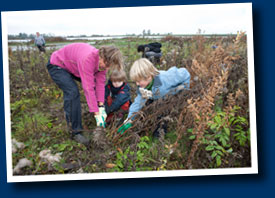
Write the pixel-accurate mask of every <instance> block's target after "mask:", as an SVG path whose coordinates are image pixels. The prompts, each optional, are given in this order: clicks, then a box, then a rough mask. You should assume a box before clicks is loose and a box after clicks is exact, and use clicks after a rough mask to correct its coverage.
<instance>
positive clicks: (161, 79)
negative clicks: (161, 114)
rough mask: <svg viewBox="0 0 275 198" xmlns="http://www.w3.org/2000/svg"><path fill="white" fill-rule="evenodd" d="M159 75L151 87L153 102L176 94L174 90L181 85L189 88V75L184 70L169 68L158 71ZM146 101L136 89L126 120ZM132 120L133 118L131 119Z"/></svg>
mask: <svg viewBox="0 0 275 198" xmlns="http://www.w3.org/2000/svg"><path fill="white" fill-rule="evenodd" d="M159 72H160V73H159V75H157V76H155V78H154V84H153V87H152V93H153V98H152V99H153V100H157V99H160V98H162V97H164V96H165V95H168V94H169V95H170V94H171V95H174V94H176V93H177V92H178V90H176V89H175V88H177V87H178V86H179V85H183V86H184V88H187V89H188V88H189V87H190V74H189V72H188V71H187V69H185V68H177V67H171V68H170V69H169V70H167V71H159ZM146 101H147V99H144V98H142V96H141V93H140V92H139V87H138V89H137V97H136V98H135V101H134V102H133V104H131V106H130V109H129V114H128V118H130V117H131V116H132V115H133V114H134V113H136V112H138V111H139V110H140V109H141V108H142V107H143V106H144V105H145V103H146ZM132 119H133V117H132Z"/></svg>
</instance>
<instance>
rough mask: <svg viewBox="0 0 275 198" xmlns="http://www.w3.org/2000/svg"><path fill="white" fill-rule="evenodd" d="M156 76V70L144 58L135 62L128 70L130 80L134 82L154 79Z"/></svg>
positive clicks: (157, 72)
mask: <svg viewBox="0 0 275 198" xmlns="http://www.w3.org/2000/svg"><path fill="white" fill-rule="evenodd" d="M158 74H159V71H158V70H157V68H155V67H154V65H153V63H151V62H150V61H149V60H148V59H146V58H140V59H138V60H136V61H135V62H134V64H133V65H132V67H131V69H130V79H131V80H132V81H135V82H136V81H139V80H146V79H148V78H149V77H152V78H154V77H155V76H156V75H158Z"/></svg>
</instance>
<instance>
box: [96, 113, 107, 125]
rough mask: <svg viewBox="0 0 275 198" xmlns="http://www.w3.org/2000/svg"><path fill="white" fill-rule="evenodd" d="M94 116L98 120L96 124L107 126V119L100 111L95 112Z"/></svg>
mask: <svg viewBox="0 0 275 198" xmlns="http://www.w3.org/2000/svg"><path fill="white" fill-rule="evenodd" d="M94 114H95V115H94V117H95V120H96V126H101V127H104V128H105V126H106V123H105V119H104V117H103V116H102V115H100V113H99V112H95V113H94Z"/></svg>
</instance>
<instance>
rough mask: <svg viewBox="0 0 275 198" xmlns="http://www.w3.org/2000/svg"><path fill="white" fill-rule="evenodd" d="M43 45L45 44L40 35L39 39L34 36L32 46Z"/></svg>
mask: <svg viewBox="0 0 275 198" xmlns="http://www.w3.org/2000/svg"><path fill="white" fill-rule="evenodd" d="M45 43H46V42H45V40H44V38H43V36H42V35H39V37H37V36H35V38H34V44H35V45H38V46H42V45H45Z"/></svg>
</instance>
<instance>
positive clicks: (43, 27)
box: [2, 3, 252, 36]
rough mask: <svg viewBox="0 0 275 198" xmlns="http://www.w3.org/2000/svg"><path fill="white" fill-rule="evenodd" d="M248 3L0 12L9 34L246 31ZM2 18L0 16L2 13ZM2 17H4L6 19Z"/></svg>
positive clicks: (249, 18)
mask: <svg viewBox="0 0 275 198" xmlns="http://www.w3.org/2000/svg"><path fill="white" fill-rule="evenodd" d="M251 12H252V10H251V4H250V3H240V4H205V5H181V6H154V7H129V8H91V9H73V10H43V11H16V12H3V13H2V14H3V15H2V16H5V17H6V18H5V19H6V21H7V22H6V24H7V30H8V34H18V33H20V32H22V33H27V34H35V32H37V31H38V32H40V33H42V34H49V33H51V34H54V35H56V36H68V35H83V34H84V35H92V34H103V35H124V34H133V33H135V34H141V33H142V31H143V30H144V29H145V30H146V31H147V30H149V29H150V31H151V33H170V32H171V33H173V34H195V33H197V32H198V29H201V30H202V31H203V32H204V33H206V34H226V33H233V34H235V33H237V31H247V29H249V25H251V22H252V18H251ZM2 19H3V17H2ZM5 19H4V20H5Z"/></svg>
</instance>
